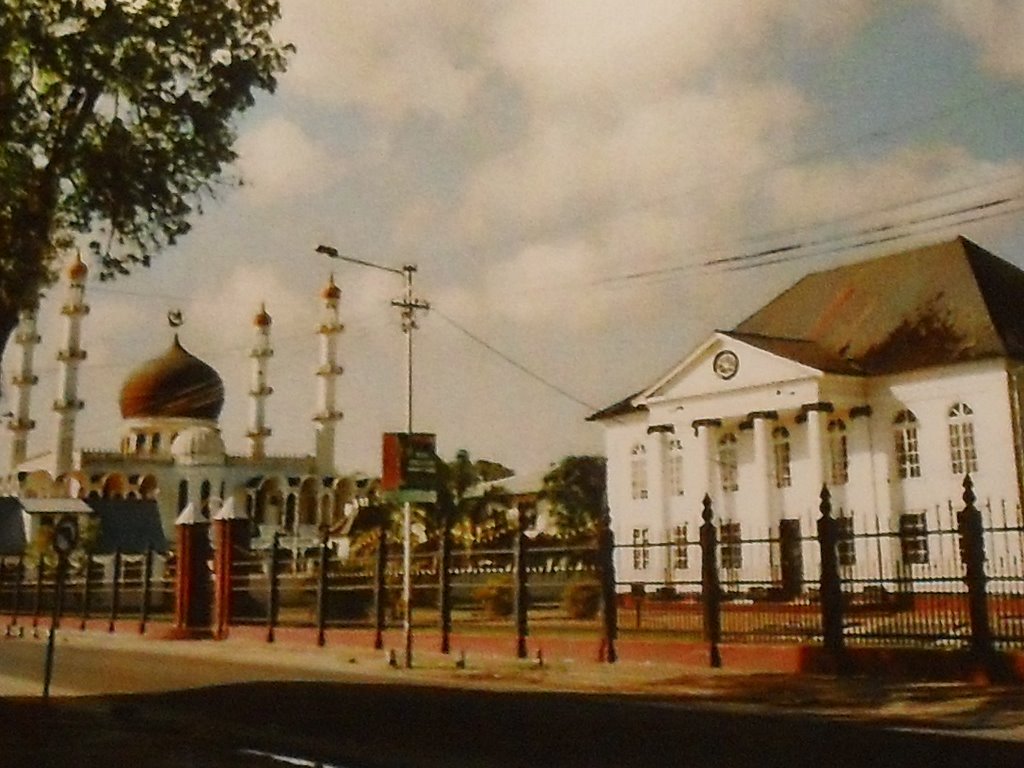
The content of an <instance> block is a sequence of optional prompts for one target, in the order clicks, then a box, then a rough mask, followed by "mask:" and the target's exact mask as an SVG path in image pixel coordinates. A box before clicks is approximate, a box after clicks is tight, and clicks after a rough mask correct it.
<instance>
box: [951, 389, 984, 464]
mask: <svg viewBox="0 0 1024 768" xmlns="http://www.w3.org/2000/svg"><path fill="white" fill-rule="evenodd" d="M973 417H974V411H972V410H971V407H970V406H969V405H967V403H957V404H956V405H954V406H953V407H952V408H950V409H949V461H950V467H951V468H952V470H953V474H954V475H963V474H966V473H968V472H977V471H978V452H977V450H976V449H975V447H974V418H973Z"/></svg>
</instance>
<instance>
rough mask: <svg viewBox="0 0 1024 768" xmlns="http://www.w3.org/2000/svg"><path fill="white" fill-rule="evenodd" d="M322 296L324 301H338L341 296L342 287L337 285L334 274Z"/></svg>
mask: <svg viewBox="0 0 1024 768" xmlns="http://www.w3.org/2000/svg"><path fill="white" fill-rule="evenodd" d="M320 296H321V298H323V299H324V301H337V300H338V299H340V298H341V288H339V287H338V286H337V285H335V283H334V275H331V279H330V280H329V281H328V283H327V285H326V286H324V289H323V291H322V292H321V293H320Z"/></svg>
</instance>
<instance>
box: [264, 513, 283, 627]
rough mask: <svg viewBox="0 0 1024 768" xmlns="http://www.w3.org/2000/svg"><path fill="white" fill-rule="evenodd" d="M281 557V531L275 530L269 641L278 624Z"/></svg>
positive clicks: (272, 552) (272, 556) (270, 577)
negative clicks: (279, 564) (278, 568)
mask: <svg viewBox="0 0 1024 768" xmlns="http://www.w3.org/2000/svg"><path fill="white" fill-rule="evenodd" d="M280 557H281V533H280V531H274V539H273V541H272V542H271V544H270V573H269V574H268V579H269V584H268V589H267V591H268V592H269V594H268V595H267V642H268V643H272V642H274V627H275V626H276V625H277V600H278V591H279V589H280V585H279V584H278V581H277V579H278V574H277V561H278V560H279V559H280Z"/></svg>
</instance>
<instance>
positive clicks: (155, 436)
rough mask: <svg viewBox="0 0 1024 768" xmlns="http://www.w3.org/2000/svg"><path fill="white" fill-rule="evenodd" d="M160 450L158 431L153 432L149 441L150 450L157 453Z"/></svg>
mask: <svg viewBox="0 0 1024 768" xmlns="http://www.w3.org/2000/svg"><path fill="white" fill-rule="evenodd" d="M159 450H160V433H159V432H154V433H153V442H152V443H150V451H152V452H153V453H157V452H158V451H159Z"/></svg>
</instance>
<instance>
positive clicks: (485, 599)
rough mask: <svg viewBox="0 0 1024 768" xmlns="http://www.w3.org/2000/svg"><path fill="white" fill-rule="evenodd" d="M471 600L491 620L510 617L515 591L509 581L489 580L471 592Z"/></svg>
mask: <svg viewBox="0 0 1024 768" xmlns="http://www.w3.org/2000/svg"><path fill="white" fill-rule="evenodd" d="M473 600H475V601H476V602H477V603H478V604H479V606H480V608H481V610H483V612H484V613H486V614H487V615H488V616H490V617H491V618H503V617H505V616H511V615H512V609H513V608H514V607H515V605H514V603H515V591H514V589H513V588H512V583H511V581H510V580H509V579H491V580H490V581H488V582H487V583H486V584H484V585H483V586H481V587H477V588H476V589H474V590H473Z"/></svg>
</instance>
